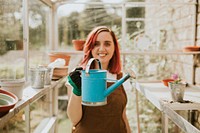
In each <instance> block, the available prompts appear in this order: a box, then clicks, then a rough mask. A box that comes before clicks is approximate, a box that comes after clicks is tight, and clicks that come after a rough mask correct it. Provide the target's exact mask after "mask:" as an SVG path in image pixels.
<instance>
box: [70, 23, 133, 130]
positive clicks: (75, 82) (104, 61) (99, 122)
mask: <svg viewBox="0 0 200 133" xmlns="http://www.w3.org/2000/svg"><path fill="white" fill-rule="evenodd" d="M91 58H96V59H99V60H100V62H101V65H102V69H104V70H107V71H108V74H107V77H108V78H114V79H120V78H121V77H122V72H121V62H120V52H119V44H118V42H117V39H116V36H115V34H114V32H112V31H111V30H110V29H108V28H107V27H105V26H99V27H96V28H94V29H93V30H92V31H91V32H90V34H89V35H88V37H87V39H86V42H85V47H84V58H83V60H82V62H81V64H80V67H78V68H76V69H75V70H74V71H72V72H71V73H70V74H69V76H68V82H69V84H70V85H71V86H72V92H73V93H71V96H70V99H69V103H68V108H67V114H68V117H69V119H70V120H71V122H72V124H73V131H72V132H73V133H130V132H131V131H130V126H129V123H128V120H127V117H126V104H127V96H126V93H125V91H124V88H123V86H122V85H121V86H120V87H119V88H117V89H116V90H115V91H114V92H113V93H111V94H110V95H109V96H108V97H107V104H106V105H104V106H97V107H91V106H84V105H82V104H81V77H80V70H82V69H85V67H86V64H87V62H88V61H89V60H90V59H91ZM90 69H99V68H98V64H97V63H96V62H93V64H92V65H91V67H90ZM112 84H113V82H108V83H107V86H108V87H109V86H110V85H112ZM94 89H95V88H94Z"/></svg>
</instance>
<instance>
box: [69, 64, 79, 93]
mask: <svg viewBox="0 0 200 133" xmlns="http://www.w3.org/2000/svg"><path fill="white" fill-rule="evenodd" d="M81 70H83V68H82V67H78V68H76V69H75V70H74V71H72V72H70V73H69V76H68V77H67V79H68V82H69V84H70V85H71V86H72V87H73V88H72V92H73V93H74V94H75V95H77V96H81Z"/></svg>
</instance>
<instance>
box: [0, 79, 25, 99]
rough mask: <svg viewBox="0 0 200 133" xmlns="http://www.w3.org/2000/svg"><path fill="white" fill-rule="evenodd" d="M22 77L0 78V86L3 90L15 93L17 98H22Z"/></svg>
mask: <svg viewBox="0 0 200 133" xmlns="http://www.w3.org/2000/svg"><path fill="white" fill-rule="evenodd" d="M24 85H25V80H24V79H2V80H0V86H1V88H2V89H3V90H6V91H9V92H11V93H13V94H15V95H16V96H17V97H18V98H19V99H22V95H23V90H24Z"/></svg>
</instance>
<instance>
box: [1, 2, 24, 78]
mask: <svg viewBox="0 0 200 133" xmlns="http://www.w3.org/2000/svg"><path fill="white" fill-rule="evenodd" d="M0 27H1V32H0V63H1V65H0V78H1V79H18V78H23V77H24V64H25V60H24V55H23V54H24V53H23V40H22V38H23V35H22V33H23V32H22V28H23V26H22V3H21V1H17V0H1V1H0Z"/></svg>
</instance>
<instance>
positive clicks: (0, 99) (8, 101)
mask: <svg viewBox="0 0 200 133" xmlns="http://www.w3.org/2000/svg"><path fill="white" fill-rule="evenodd" d="M13 103H16V100H15V99H14V98H13V97H11V96H9V95H7V94H3V93H0V107H1V106H5V105H12V104H13Z"/></svg>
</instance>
